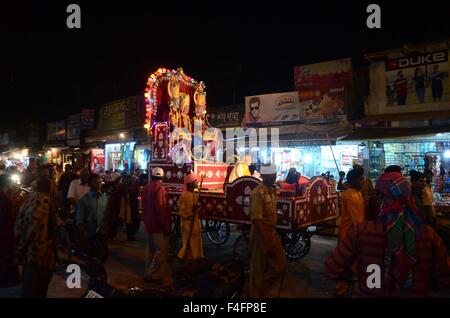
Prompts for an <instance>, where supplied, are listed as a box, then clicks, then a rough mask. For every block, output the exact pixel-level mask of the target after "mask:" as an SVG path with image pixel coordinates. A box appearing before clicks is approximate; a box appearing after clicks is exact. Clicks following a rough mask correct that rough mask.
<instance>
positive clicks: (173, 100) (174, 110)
mask: <svg viewBox="0 0 450 318" xmlns="http://www.w3.org/2000/svg"><path fill="white" fill-rule="evenodd" d="M178 71H179V73H178V74H177V75H176V76H173V77H172V78H171V79H170V81H169V83H168V84H167V92H168V94H169V97H170V104H169V107H170V114H169V117H170V123H171V124H172V125H173V126H174V127H178V123H179V120H180V109H179V106H180V86H181V79H182V74H183V69H182V68H179V69H178Z"/></svg>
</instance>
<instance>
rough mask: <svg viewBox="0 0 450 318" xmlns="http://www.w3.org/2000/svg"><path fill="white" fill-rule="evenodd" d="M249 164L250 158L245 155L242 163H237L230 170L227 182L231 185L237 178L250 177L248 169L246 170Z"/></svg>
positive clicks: (250, 162)
mask: <svg viewBox="0 0 450 318" xmlns="http://www.w3.org/2000/svg"><path fill="white" fill-rule="evenodd" d="M251 164H252V157H251V156H250V155H245V156H244V158H243V159H242V161H240V162H238V163H237V164H236V166H234V168H233V170H231V173H230V176H229V177H228V182H229V183H232V182H233V181H234V180H236V179H237V178H240V177H249V176H251V173H250V169H249V168H248V166H250V165H251Z"/></svg>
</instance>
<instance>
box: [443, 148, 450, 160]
mask: <svg viewBox="0 0 450 318" xmlns="http://www.w3.org/2000/svg"><path fill="white" fill-rule="evenodd" d="M444 158H445V159H450V150H449V149H447V150H445V151H444Z"/></svg>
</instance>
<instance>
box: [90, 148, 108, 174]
mask: <svg viewBox="0 0 450 318" xmlns="http://www.w3.org/2000/svg"><path fill="white" fill-rule="evenodd" d="M91 172H92V173H95V174H103V173H105V151H104V150H103V149H101V148H95V149H92V150H91Z"/></svg>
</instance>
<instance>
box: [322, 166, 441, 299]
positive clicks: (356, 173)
mask: <svg viewBox="0 0 450 318" xmlns="http://www.w3.org/2000/svg"><path fill="white" fill-rule="evenodd" d="M432 176H433V175H432V172H431V171H430V170H425V172H419V171H415V170H412V171H410V174H409V178H408V177H407V176H404V175H403V173H402V168H401V167H399V166H389V167H387V168H386V169H385V171H384V173H383V174H382V175H380V176H379V177H378V179H377V180H376V184H375V187H373V185H372V184H371V181H370V180H368V179H366V178H364V169H363V168H362V167H361V166H355V167H353V169H352V170H350V171H349V172H348V173H347V181H346V182H343V181H344V180H343V179H344V178H343V175H341V180H340V183H339V184H340V185H339V186H340V188H341V189H344V194H343V199H342V208H341V226H340V234H339V243H338V246H337V247H336V249H335V251H334V252H333V253H332V255H330V256H329V257H328V259H327V260H326V263H325V268H326V274H327V276H328V277H329V278H331V279H334V280H336V281H337V284H336V295H337V296H338V297H345V296H347V295H348V293H349V290H351V288H350V287H351V285H352V281H353V279H355V278H357V281H358V287H359V294H360V296H361V297H426V296H429V292H430V291H431V290H432V288H433V287H436V286H438V285H443V286H447V287H448V286H450V261H449V258H448V255H447V249H446V246H445V245H444V242H443V240H442V238H441V237H440V236H439V235H438V234H437V233H436V231H435V230H434V229H433V227H434V225H435V221H436V216H435V214H434V209H433V203H432V191H431V180H432ZM373 265H376V266H378V268H380V269H382V272H381V280H380V284H379V285H378V286H377V287H376V288H374V287H373V286H371V285H369V284H367V281H368V278H369V276H370V275H371V274H372V271H371V270H369V269H368V268H369V266H373Z"/></svg>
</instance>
